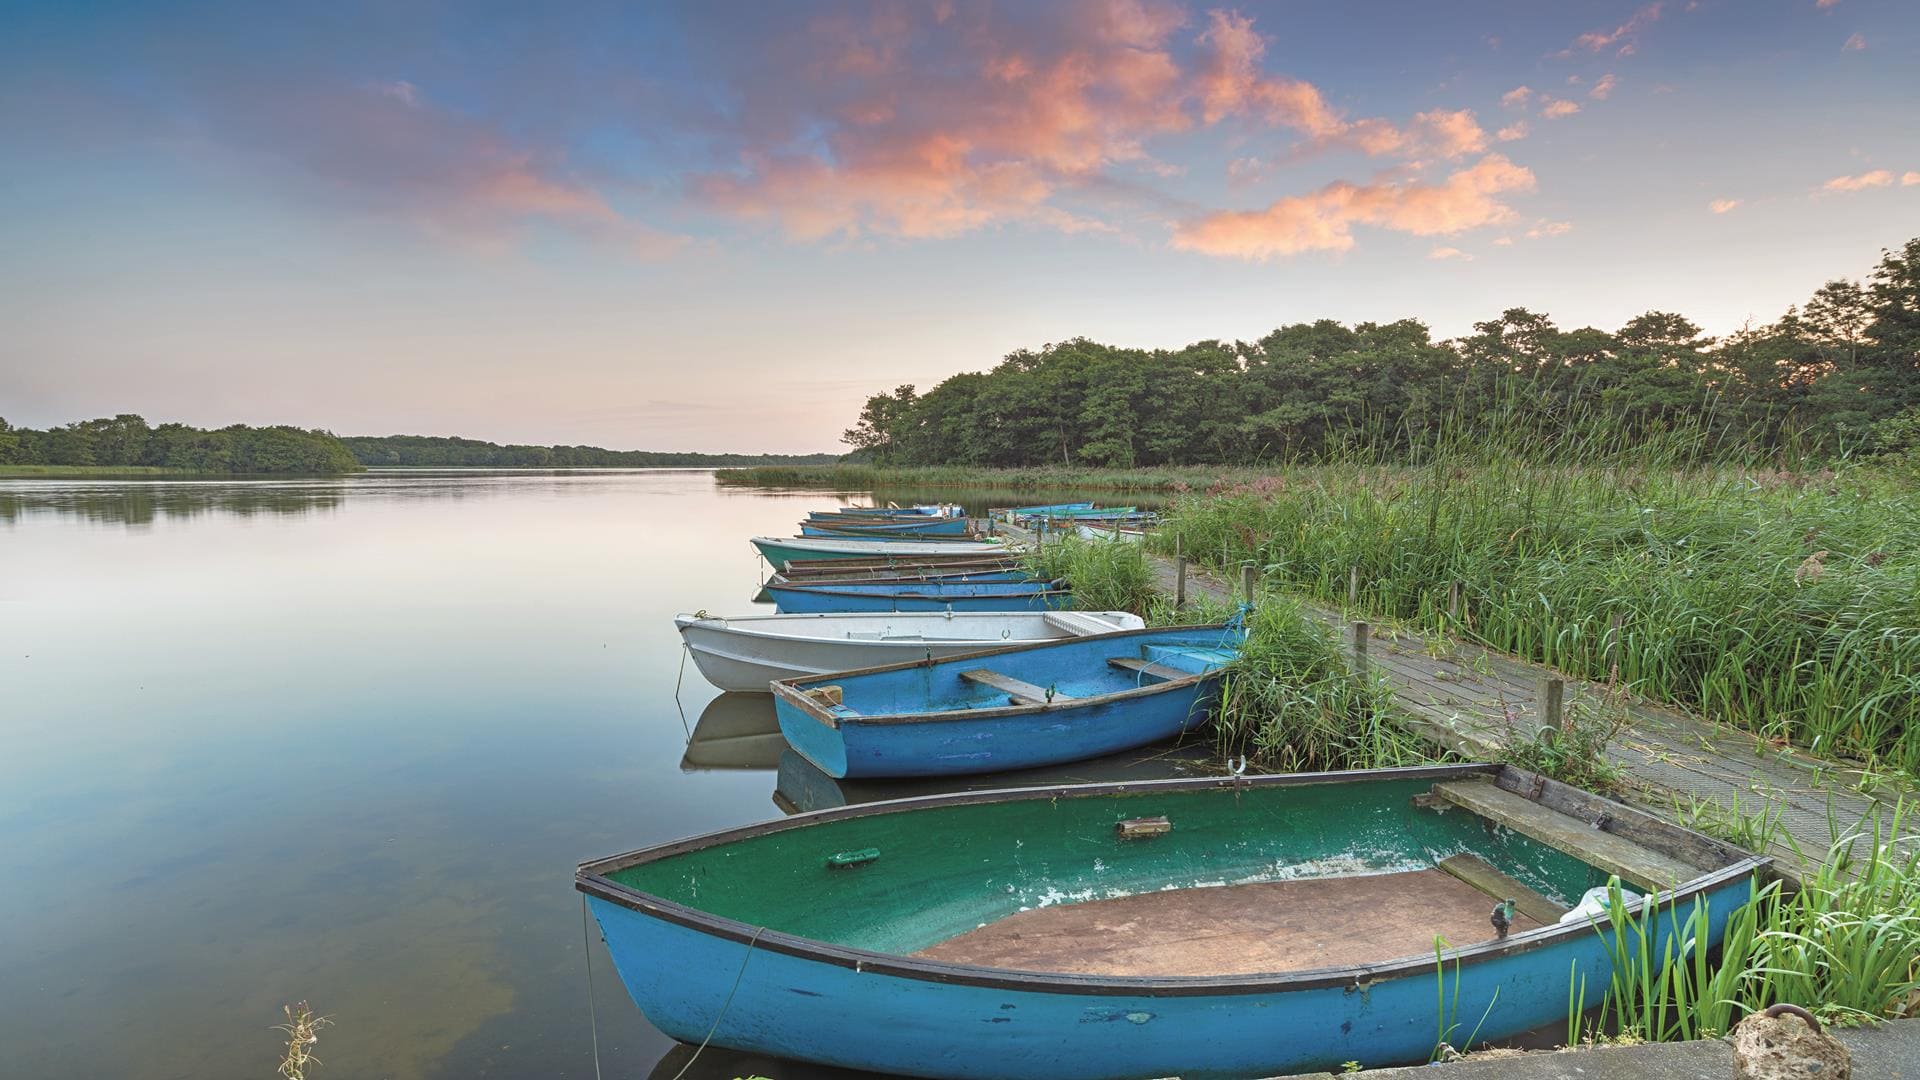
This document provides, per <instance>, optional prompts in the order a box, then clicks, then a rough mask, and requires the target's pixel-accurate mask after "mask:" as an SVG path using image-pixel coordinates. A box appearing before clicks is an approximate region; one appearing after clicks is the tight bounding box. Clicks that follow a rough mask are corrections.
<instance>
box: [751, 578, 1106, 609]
mask: <svg viewBox="0 0 1920 1080" xmlns="http://www.w3.org/2000/svg"><path fill="white" fill-rule="evenodd" d="M843 584H844V585H846V586H853V585H862V584H866V583H865V582H846V583H843ZM1041 584H1042V583H1027V582H1018V581H1010V582H991V581H989V582H958V583H954V584H950V585H946V586H944V587H943V586H942V585H941V584H940V583H939V582H930V583H927V584H925V585H923V586H918V587H916V586H914V585H912V584H906V583H902V584H900V585H898V586H897V587H893V588H889V589H886V590H877V589H856V588H844V587H834V586H792V585H775V584H772V583H768V584H767V585H766V586H765V588H766V591H767V595H768V596H771V597H773V606H774V610H776V611H778V612H779V613H780V614H782V615H829V614H844V613H851V612H874V613H879V612H905V611H927V612H944V611H1059V610H1062V609H1064V608H1068V607H1072V606H1073V594H1072V593H1071V592H1068V591H1066V590H1062V589H1046V588H1043V587H1039V586H1040V585H1041ZM967 585H975V586H977V587H976V588H972V589H968V588H965V586H967Z"/></svg>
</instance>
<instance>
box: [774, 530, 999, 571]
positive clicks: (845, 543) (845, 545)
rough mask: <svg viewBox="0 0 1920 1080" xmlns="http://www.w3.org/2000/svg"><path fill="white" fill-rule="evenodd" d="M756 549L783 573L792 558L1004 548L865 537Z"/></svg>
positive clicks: (901, 556) (909, 556)
mask: <svg viewBox="0 0 1920 1080" xmlns="http://www.w3.org/2000/svg"><path fill="white" fill-rule="evenodd" d="M753 546H754V547H756V548H758V549H759V551H760V554H761V555H762V556H764V557H765V558H766V560H767V562H768V564H769V565H771V566H772V567H773V568H774V569H775V570H785V569H786V568H787V563H788V562H789V561H790V560H793V559H807V560H819V559H897V560H900V561H902V562H910V561H912V560H913V558H914V557H915V556H922V555H938V556H968V555H971V556H980V557H991V556H994V555H1000V554H1004V553H1006V551H1007V547H1006V545H1004V544H1000V543H997V542H993V541H984V540H921V541H904V540H874V539H872V538H869V537H861V538H858V539H855V538H851V537H849V538H841V537H793V538H791V539H786V540H779V539H774V538H772V537H766V536H757V537H754V539H753Z"/></svg>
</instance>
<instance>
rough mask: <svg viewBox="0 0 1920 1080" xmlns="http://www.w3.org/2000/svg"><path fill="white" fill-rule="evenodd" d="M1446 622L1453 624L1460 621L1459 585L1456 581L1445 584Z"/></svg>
mask: <svg viewBox="0 0 1920 1080" xmlns="http://www.w3.org/2000/svg"><path fill="white" fill-rule="evenodd" d="M1447 621H1448V622H1454V623H1457V622H1459V621H1460V583H1459V582H1458V581H1449V582H1448V583H1447Z"/></svg>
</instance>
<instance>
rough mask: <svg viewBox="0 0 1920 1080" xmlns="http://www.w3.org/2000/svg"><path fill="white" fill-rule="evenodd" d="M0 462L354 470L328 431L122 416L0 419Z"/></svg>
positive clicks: (356, 465)
mask: <svg viewBox="0 0 1920 1080" xmlns="http://www.w3.org/2000/svg"><path fill="white" fill-rule="evenodd" d="M0 465H94V466H101V467H106V468H111V467H114V466H123V467H137V468H147V467H151V468H163V469H184V470H189V471H192V472H208V473H341V472H353V471H356V470H358V469H359V468H360V463H359V462H358V461H355V460H354V458H353V455H352V454H350V453H348V452H347V448H346V447H345V446H343V445H341V443H340V440H339V439H337V438H335V437H334V436H333V434H332V433H330V432H326V431H317V430H315V431H307V430H302V429H300V428H296V427H285V426H275V427H248V426H247V425H245V424H233V425H231V426H229V427H223V428H217V429H207V428H197V427H189V426H188V425H186V424H161V425H160V426H158V427H152V426H149V425H148V424H147V421H146V420H145V419H143V418H142V417H139V416H136V415H134V414H133V413H121V414H120V415H118V416H114V417H110V418H108V417H103V418H101V419H98V420H81V421H78V422H76V423H72V424H63V425H61V426H59V427H50V428H46V429H44V430H36V429H34V428H21V427H14V426H12V425H11V424H8V423H7V422H6V420H4V419H0Z"/></svg>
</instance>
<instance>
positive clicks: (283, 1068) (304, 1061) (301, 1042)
mask: <svg viewBox="0 0 1920 1080" xmlns="http://www.w3.org/2000/svg"><path fill="white" fill-rule="evenodd" d="M280 1008H281V1011H283V1012H285V1013H286V1014H287V1022H286V1023H284V1024H275V1025H274V1030H275V1031H280V1032H285V1033H286V1036H287V1052H286V1054H285V1056H283V1057H282V1058H281V1059H280V1069H279V1072H280V1075H281V1076H283V1077H285V1078H286V1080H306V1076H307V1070H308V1069H310V1068H312V1067H313V1066H315V1065H318V1064H320V1059H319V1058H317V1057H314V1056H313V1048H314V1047H315V1046H316V1045H318V1044H319V1042H320V1029H321V1028H325V1027H332V1026H333V1021H332V1020H330V1019H328V1018H327V1017H324V1016H315V1015H314V1014H313V1009H312V1008H310V1007H309V1006H308V1005H307V1003H306V1002H304V1001H301V1002H297V1003H295V1004H292V1005H282V1006H281V1007H280Z"/></svg>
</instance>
